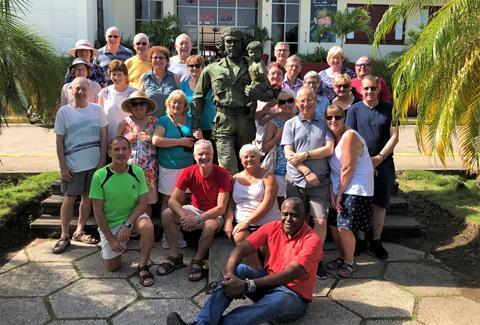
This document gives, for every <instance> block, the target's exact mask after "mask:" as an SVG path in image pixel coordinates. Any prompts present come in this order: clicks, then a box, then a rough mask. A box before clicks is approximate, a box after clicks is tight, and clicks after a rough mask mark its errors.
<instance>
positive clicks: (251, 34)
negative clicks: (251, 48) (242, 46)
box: [245, 25, 272, 45]
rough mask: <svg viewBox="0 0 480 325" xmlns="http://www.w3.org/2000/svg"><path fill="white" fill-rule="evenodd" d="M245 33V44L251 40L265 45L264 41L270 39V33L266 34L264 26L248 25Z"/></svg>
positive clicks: (266, 30)
mask: <svg viewBox="0 0 480 325" xmlns="http://www.w3.org/2000/svg"><path fill="white" fill-rule="evenodd" d="M247 31H248V32H247V33H246V35H245V36H246V44H248V43H250V42H251V41H259V42H260V43H262V45H265V43H266V42H268V41H271V40H272V39H271V38H270V35H269V34H268V29H266V28H265V27H263V28H261V27H258V26H257V25H250V26H248V28H247Z"/></svg>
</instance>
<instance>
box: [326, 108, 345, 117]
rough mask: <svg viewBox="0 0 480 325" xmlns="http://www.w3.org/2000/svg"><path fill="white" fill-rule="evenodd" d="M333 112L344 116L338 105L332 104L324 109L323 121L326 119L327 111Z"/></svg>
mask: <svg viewBox="0 0 480 325" xmlns="http://www.w3.org/2000/svg"><path fill="white" fill-rule="evenodd" d="M329 112H330V113H334V114H335V115H341V116H342V117H343V118H345V111H344V110H343V109H342V108H341V107H340V106H338V105H335V104H332V105H330V106H328V107H327V109H326V110H325V121H326V120H327V116H328V113H329Z"/></svg>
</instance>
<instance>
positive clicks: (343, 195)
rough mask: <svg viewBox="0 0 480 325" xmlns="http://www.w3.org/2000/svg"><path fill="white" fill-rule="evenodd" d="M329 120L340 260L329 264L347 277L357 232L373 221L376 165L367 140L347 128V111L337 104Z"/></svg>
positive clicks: (333, 224)
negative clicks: (374, 171)
mask: <svg viewBox="0 0 480 325" xmlns="http://www.w3.org/2000/svg"><path fill="white" fill-rule="evenodd" d="M325 115H326V116H325V119H326V122H327V126H328V128H329V129H330V131H331V132H332V134H333V136H334V137H335V151H334V153H333V155H332V156H331V157H330V159H329V165H330V178H331V206H332V207H331V209H330V213H329V216H328V224H329V226H330V230H331V233H332V237H333V239H334V241H335V244H336V246H337V248H338V251H339V255H340V256H339V257H337V258H336V259H335V260H332V261H330V262H328V264H327V269H330V270H337V274H338V275H339V276H341V277H343V278H349V277H351V276H352V274H353V271H354V257H353V255H354V252H355V232H356V231H357V230H360V231H367V230H368V229H369V227H370V224H371V218H372V198H373V184H374V181H373V165H372V160H371V158H370V155H369V153H368V148H367V145H366V144H365V140H364V139H363V138H362V137H361V136H360V135H359V134H358V133H357V132H356V131H355V130H351V129H349V128H348V127H347V126H346V125H345V112H344V111H343V109H342V108H341V107H339V106H337V105H331V106H329V107H328V108H327V111H326V114H325Z"/></svg>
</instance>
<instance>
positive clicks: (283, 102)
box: [278, 97, 295, 105]
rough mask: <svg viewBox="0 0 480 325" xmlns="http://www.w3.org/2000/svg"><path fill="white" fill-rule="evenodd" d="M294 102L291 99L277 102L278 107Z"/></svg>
mask: <svg viewBox="0 0 480 325" xmlns="http://www.w3.org/2000/svg"><path fill="white" fill-rule="evenodd" d="M294 101H295V99H293V98H292V97H290V98H289V99H279V100H278V105H285V104H286V103H289V104H291V103H293V102H294Z"/></svg>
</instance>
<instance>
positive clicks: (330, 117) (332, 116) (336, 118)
mask: <svg viewBox="0 0 480 325" xmlns="http://www.w3.org/2000/svg"><path fill="white" fill-rule="evenodd" d="M342 118H343V116H342V115H328V116H327V121H331V120H333V119H335V120H336V121H339V120H341V119H342Z"/></svg>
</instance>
